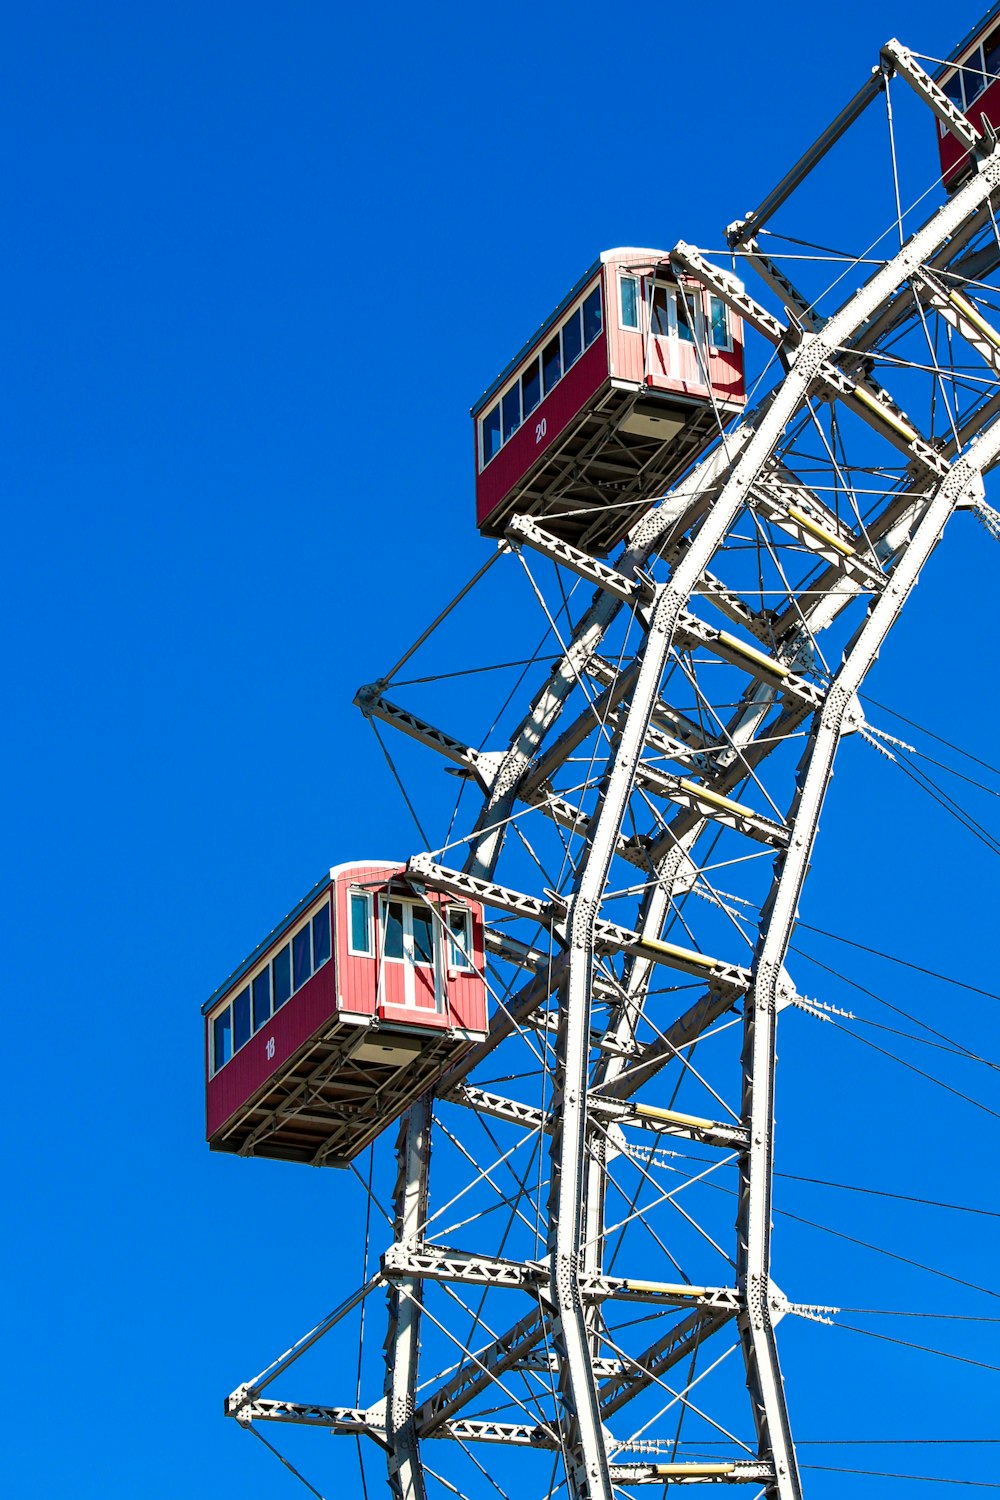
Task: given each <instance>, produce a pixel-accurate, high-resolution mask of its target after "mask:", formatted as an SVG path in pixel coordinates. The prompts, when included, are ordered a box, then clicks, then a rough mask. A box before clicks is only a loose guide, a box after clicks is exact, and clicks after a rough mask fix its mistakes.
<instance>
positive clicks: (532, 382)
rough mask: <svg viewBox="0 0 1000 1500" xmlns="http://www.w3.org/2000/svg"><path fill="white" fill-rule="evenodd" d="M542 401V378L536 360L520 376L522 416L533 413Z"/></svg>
mask: <svg viewBox="0 0 1000 1500" xmlns="http://www.w3.org/2000/svg"><path fill="white" fill-rule="evenodd" d="M541 399H542V378H541V375H540V374H539V370H538V360H537V359H533V360H532V361H531V364H530V365H529V366H528V368H527V369H526V370H525V371H524V374H523V375H522V376H521V404H522V406H523V407H524V415H525V416H527V415H528V413H529V412H532V411H534V409H535V407H536V406H537V405H538V403H539V401H541Z"/></svg>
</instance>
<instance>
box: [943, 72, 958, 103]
mask: <svg viewBox="0 0 1000 1500" xmlns="http://www.w3.org/2000/svg"><path fill="white" fill-rule="evenodd" d="M941 88H942V89H943V91H944V92H945V93H946V94H947V95H948V98H949V99H950V100H951V102H952V104H957V105H958V107H959V109H961V108H962V75H961V73H955V74H953V75H952V77H951V78H949V79H948V80H947V82H946V83H943V84H942V85H941Z"/></svg>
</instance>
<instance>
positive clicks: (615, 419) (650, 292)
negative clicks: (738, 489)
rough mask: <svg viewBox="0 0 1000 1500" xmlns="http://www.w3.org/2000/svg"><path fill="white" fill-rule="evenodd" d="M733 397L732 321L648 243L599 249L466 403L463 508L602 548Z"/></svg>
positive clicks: (736, 327) (490, 526)
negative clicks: (470, 484)
mask: <svg viewBox="0 0 1000 1500" xmlns="http://www.w3.org/2000/svg"><path fill="white" fill-rule="evenodd" d="M745 404H746V388H745V385H744V376H743V326H742V321H741V319H740V318H738V317H736V316H735V315H734V314H733V313H732V312H731V311H730V309H729V308H728V307H727V306H726V304H725V303H724V302H722V301H721V300H720V299H719V298H718V297H714V296H712V295H711V294H710V293H708V292H706V291H705V290H704V289H703V288H702V287H701V286H700V285H699V284H698V283H697V282H694V281H691V280H688V279H687V278H684V277H681V278H678V277H677V276H675V275H674V273H673V272H672V271H671V269H670V263H669V258H668V256H667V255H666V254H665V253H664V252H663V251H660V250H636V249H618V250H605V251H604V253H603V254H602V255H601V257H600V259H599V260H598V261H597V262H596V264H595V265H593V266H591V268H590V270H589V271H588V272H587V273H586V275H585V276H584V277H583V278H582V279H581V280H580V281H578V282H577V284H576V286H575V287H574V288H573V290H572V291H571V292H570V293H569V295H568V296H567V297H565V298H564V299H563V301H562V302H561V303H560V304H559V306H558V307H557V308H556V310H555V312H554V313H553V314H552V316H551V317H550V318H547V319H546V321H545V322H544V323H543V324H542V326H541V328H539V330H538V332H537V333H536V334H535V335H534V336H533V337H532V338H531V340H530V341H529V342H528V343H527V344H526V345H525V346H524V348H523V349H522V350H521V353H520V354H518V355H517V356H516V357H515V358H514V359H513V360H512V361H511V363H510V364H509V365H508V366H507V368H506V369H505V370H504V372H503V374H502V375H500V376H499V377H498V378H497V379H496V380H495V381H494V382H493V384H492V385H491V386H490V388H489V390H487V391H486V392H485V394H484V395H483V396H482V397H481V399H480V400H479V401H477V403H476V405H475V406H474V407H473V408H472V417H473V423H474V427H475V440H476V515H477V521H478V525H479V529H480V531H481V532H482V533H483V534H484V535H485V536H500V535H502V534H503V530H504V527H505V526H506V524H507V522H508V521H509V519H510V517H511V516H512V515H513V514H514V513H515V512H518V511H520V512H522V513H524V514H527V515H532V516H535V517H537V518H538V519H539V521H540V523H541V524H542V525H543V526H545V527H546V528H547V529H548V530H550V531H553V532H555V533H556V534H557V535H559V536H561V537H563V538H564V539H565V540H567V541H571V542H575V543H577V544H578V545H582V546H585V547H587V548H589V549H590V550H592V551H607V550H608V549H609V548H610V547H612V546H613V545H614V544H615V542H617V541H619V540H620V539H621V538H622V537H623V536H624V535H625V533H626V532H627V531H628V530H629V528H630V527H631V526H632V525H633V524H634V522H635V521H636V520H637V519H638V517H639V516H640V515H641V514H642V513H643V511H644V510H645V509H646V507H647V505H648V503H649V501H650V499H651V498H653V497H654V496H656V495H657V494H660V493H662V492H663V490H664V489H666V488H667V487H668V486H669V485H670V484H672V483H673V482H674V481H675V480H676V479H677V478H679V477H680V475H681V474H682V473H683V472H684V470H685V469H686V468H687V467H688V465H689V464H690V463H692V462H693V460H694V459H695V458H697V457H698V455H699V454H700V453H701V452H703V451H704V449H705V448H706V446H707V445H708V444H709V443H710V442H711V441H712V439H713V438H714V437H715V436H717V434H718V432H719V430H720V426H721V424H722V423H724V422H726V421H727V420H728V418H729V417H730V416H732V414H733V413H734V412H738V411H740V410H741V409H742V408H743V406H744V405H745Z"/></svg>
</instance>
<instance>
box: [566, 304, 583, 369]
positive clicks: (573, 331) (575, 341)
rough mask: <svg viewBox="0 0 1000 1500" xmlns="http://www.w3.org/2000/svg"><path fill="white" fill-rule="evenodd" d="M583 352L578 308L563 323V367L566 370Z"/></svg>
mask: <svg viewBox="0 0 1000 1500" xmlns="http://www.w3.org/2000/svg"><path fill="white" fill-rule="evenodd" d="M582 353H583V336H582V334H581V332H580V309H579V308H577V310H576V312H575V313H574V314H573V316H572V317H571V318H570V320H569V322H568V323H564V324H563V369H564V370H568V369H569V367H570V365H575V364H576V362H577V360H578V359H579V358H580V355H581V354H582Z"/></svg>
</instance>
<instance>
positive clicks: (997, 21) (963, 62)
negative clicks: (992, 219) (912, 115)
mask: <svg viewBox="0 0 1000 1500" xmlns="http://www.w3.org/2000/svg"><path fill="white" fill-rule="evenodd" d="M934 78H935V82H936V83H937V85H938V87H939V88H941V89H942V90H943V91H944V93H946V94H947V95H948V98H949V99H950V100H951V102H952V104H955V105H957V106H958V108H959V109H960V110H961V111H962V113H963V114H965V115H968V117H969V119H970V120H971V121H972V123H973V125H975V126H977V128H979V129H980V130H981V129H982V126H983V122H984V121H987V122H988V123H989V124H990V125H992V126H993V128H994V129H995V130H1000V4H998V5H993V6H991V7H990V9H989V10H988V11H987V13H986V15H985V16H983V18H982V20H981V21H980V22H979V23H978V25H977V26H976V27H975V28H974V29H973V30H972V31H970V32H969V35H968V36H967V37H966V38H965V40H964V41H962V42H959V44H958V46H957V47H956V48H955V50H954V52H952V54H951V56H950V58H949V59H948V61H947V62H946V63H944V64H943V65H942V66H941V67H940V68H939V69H938V71H937V73H936V74H935V75H934ZM938 148H939V150H940V152H941V176H942V178H943V179H944V185H945V187H946V188H947V189H948V191H949V192H954V190H955V189H956V188H957V187H959V186H960V185H961V184H962V183H963V182H964V181H965V179H966V178H967V177H968V176H969V175H970V173H971V172H972V171H973V168H974V167H975V160H974V158H973V157H972V156H971V155H970V154H969V152H967V151H966V149H965V147H964V146H963V145H962V143H961V141H957V140H956V139H955V137H954V136H953V135H952V134H951V133H950V131H948V130H946V129H945V127H944V126H943V125H941V124H940V123H939V124H938Z"/></svg>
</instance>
